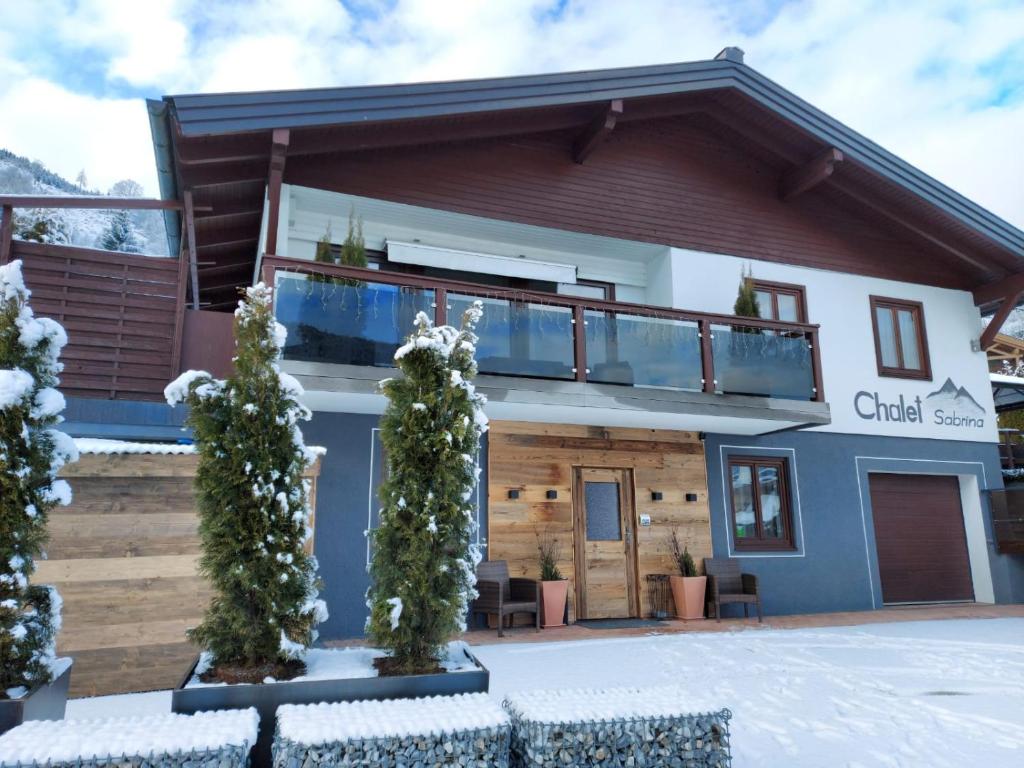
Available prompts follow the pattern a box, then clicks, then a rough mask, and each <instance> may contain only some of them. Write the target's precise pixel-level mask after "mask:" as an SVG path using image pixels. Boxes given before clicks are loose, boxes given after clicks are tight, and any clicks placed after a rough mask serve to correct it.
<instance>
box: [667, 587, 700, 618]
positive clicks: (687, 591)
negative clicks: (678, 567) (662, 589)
mask: <svg viewBox="0 0 1024 768" xmlns="http://www.w3.org/2000/svg"><path fill="white" fill-rule="evenodd" d="M669 584H671V586H672V601H673V602H674V603H675V604H676V617H677V618H680V619H688V620H689V619H703V618H704V592H705V590H706V589H707V584H708V577H707V576H671V577H669Z"/></svg>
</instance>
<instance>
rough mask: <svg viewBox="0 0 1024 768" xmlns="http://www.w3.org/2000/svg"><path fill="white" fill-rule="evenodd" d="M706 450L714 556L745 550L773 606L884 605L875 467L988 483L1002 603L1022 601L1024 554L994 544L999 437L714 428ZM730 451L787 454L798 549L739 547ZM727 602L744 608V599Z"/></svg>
mask: <svg viewBox="0 0 1024 768" xmlns="http://www.w3.org/2000/svg"><path fill="white" fill-rule="evenodd" d="M705 451H706V456H707V468H708V496H709V501H710V508H711V536H712V546H713V549H714V554H715V556H716V557H728V556H732V557H736V558H739V559H740V560H742V562H743V569H744V570H745V571H747V572H750V573H755V574H757V575H758V577H759V580H760V582H761V589H762V591H763V601H764V607H765V611H766V612H767V613H773V614H786V613H814V612H819V611H840V610H869V609H871V608H879V607H881V606H882V592H881V584H880V583H879V576H878V563H877V557H876V550H875V539H874V523H873V520H872V517H871V499H870V494H869V493H868V473H869V472H901V473H923V474H951V475H974V476H975V477H976V478H977V481H978V488H979V489H981V490H982V493H981V496H982V510H983V518H984V521H985V531H986V538H987V541H988V549H989V558H990V562H991V571H992V580H993V588H994V591H995V597H996V601H997V602H1021V601H1024V558H1020V557H1017V556H1009V555H997V554H996V553H995V550H994V548H993V545H992V521H991V514H990V512H989V506H988V498H987V494H986V493H984V491H985V490H986V489H999V488H1002V475H1001V473H1000V465H999V457H998V454H997V451H996V447H995V446H994V445H991V444H984V443H972V442H956V441H940V440H922V439H911V438H906V439H904V438H888V437H866V436H859V435H841V434H830V433H824V432H784V433H779V434H776V435H767V436H764V437H743V436H736V435H708V436H707V438H706V441H705ZM729 455H746V456H751V455H753V456H757V455H763V456H780V457H784V458H785V459H786V460H787V462H788V466H789V472H790V480H791V488H790V494H791V499H790V502H791V505H792V508H793V514H794V528H795V531H796V539H797V542H796V543H797V550H796V551H795V552H786V553H772V554H769V553H757V554H747V553H736V552H735V551H734V549H733V542H732V539H731V534H732V531H731V529H730V526H729V511H728V506H727V503H728V497H727V495H726V494H727V493H728V483H727V478H726V477H725V474H724V470H725V467H727V459H728V457H729ZM730 609H731V610H732V611H733V612H736V611H742V607H740V606H730ZM727 610H729V609H727ZM726 615H729V614H728V613H726Z"/></svg>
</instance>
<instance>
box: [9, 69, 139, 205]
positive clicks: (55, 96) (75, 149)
mask: <svg viewBox="0 0 1024 768" xmlns="http://www.w3.org/2000/svg"><path fill="white" fill-rule="evenodd" d="M0 115H3V116H4V118H3V119H0V147H5V148H7V149H10V150H11V151H13V152H16V153H18V154H22V155H27V156H28V157H29V158H30V159H32V160H38V161H39V162H41V163H43V165H45V166H47V167H48V168H50V169H51V170H54V171H56V172H57V173H59V174H61V175H62V176H64V177H65V178H67V179H71V180H74V178H75V176H77V175H78V172H79V171H81V170H85V172H86V175H87V176H88V178H89V184H90V186H93V187H97V188H99V189H100V190H101V191H106V190H107V189H109V187H110V186H111V185H112V184H113V183H114V182H115V181H119V180H121V179H127V178H132V179H136V180H138V181H139V182H140V183H142V185H143V186H144V187H145V188H146V190H147V192H148V193H150V194H155V193H156V190H157V186H156V170H155V162H154V159H153V145H152V141H151V140H150V134H149V122H148V120H147V117H146V106H145V104H144V103H143V102H142V101H141V100H140V99H96V98H92V97H89V96H81V95H78V94H74V93H70V92H69V91H67V90H65V89H63V88H61V87H60V86H58V85H55V84H53V83H51V82H49V81H46V80H40V79H38V78H22V79H19V80H18V81H16V82H14V83H12V84H10V85H9V86H8V87H6V88H2V89H0Z"/></svg>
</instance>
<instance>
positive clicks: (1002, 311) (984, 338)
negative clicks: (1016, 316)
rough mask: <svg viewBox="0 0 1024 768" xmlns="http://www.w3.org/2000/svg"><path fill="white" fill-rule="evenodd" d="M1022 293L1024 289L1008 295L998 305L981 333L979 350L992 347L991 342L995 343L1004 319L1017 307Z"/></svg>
mask: <svg viewBox="0 0 1024 768" xmlns="http://www.w3.org/2000/svg"><path fill="white" fill-rule="evenodd" d="M1022 293H1024V289H1022V290H1021V291H1017V292H1016V293H1009V294H1007V295H1006V297H1005V298H1004V299H1003V302H1002V304H1000V305H999V309H997V310H996V313H995V314H994V315H993V316H992V319H991V320H990V321H989V323H988V325H986V326H985V330H984V331H982V332H981V348H982V349H988V348H989V347H990V346H992V342H993V341H995V339H996V336H997V335H998V334H999V331H1001V330H1002V328H1003V323H1005V322H1006V318H1008V317H1009V316H1010V313H1011V312H1012V311H1013V310H1014V308H1015V307H1016V306H1017V302H1019V301H1020V297H1021V294H1022Z"/></svg>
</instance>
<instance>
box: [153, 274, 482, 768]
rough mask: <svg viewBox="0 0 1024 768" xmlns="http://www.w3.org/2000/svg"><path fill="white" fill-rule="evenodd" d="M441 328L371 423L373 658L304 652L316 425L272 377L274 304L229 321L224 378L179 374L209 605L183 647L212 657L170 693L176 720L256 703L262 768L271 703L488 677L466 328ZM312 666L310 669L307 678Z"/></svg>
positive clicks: (290, 382) (412, 356) (291, 389)
mask: <svg viewBox="0 0 1024 768" xmlns="http://www.w3.org/2000/svg"><path fill="white" fill-rule="evenodd" d="M466 315H467V317H466V318H465V320H464V327H463V329H462V330H461V331H459V330H456V329H454V328H451V327H448V326H442V327H440V328H434V327H432V325H431V324H430V321H429V319H428V318H427V316H426V315H424V314H422V313H421V314H420V315H419V316H418V317H417V330H416V332H415V333H414V334H413V336H412V337H411V338H410V340H409V342H408V343H407V344H406V345H405V346H404V347H402V348H401V349H400V350H399V351H398V353H397V354H396V361H397V363H398V366H399V368H401V370H402V372H403V374H404V376H403V377H401V378H395V379H392V380H390V381H388V382H385V383H384V385H383V388H384V391H385V394H386V395H387V396H388V398H389V400H390V403H389V406H388V408H387V409H386V410H385V413H384V415H383V417H382V419H381V432H382V440H383V442H384V447H385V450H386V451H387V455H388V460H389V462H388V465H389V468H390V472H389V474H388V479H387V481H386V482H385V483H384V485H383V486H382V489H381V496H382V501H383V509H382V511H381V526H380V528H378V529H377V531H376V532H375V533H374V535H373V544H374V557H373V561H372V568H371V576H372V577H373V585H372V586H371V589H370V592H369V594H368V600H367V606H368V607H369V608H370V612H371V615H370V618H369V620H368V622H367V631H368V634H369V636H370V638H371V639H372V640H373V641H374V642H375V643H376V644H377V645H379V646H380V650H378V649H368V648H358V649H330V650H326V649H310V648H309V646H310V645H311V644H312V643H313V642H314V641H315V639H316V630H315V627H316V625H317V624H318V623H319V622H321V621H323V620H324V619H326V618H327V610H326V606H325V605H324V602H323V601H322V600H320V599H319V598H318V595H317V591H318V586H319V585H318V579H317V577H316V560H315V558H314V557H312V555H310V554H309V553H307V552H306V551H305V548H304V545H305V543H306V541H307V540H308V539H309V537H310V536H311V535H312V531H311V530H310V529H309V524H310V519H311V514H312V510H311V509H310V506H309V502H308V498H307V494H306V488H305V485H304V483H303V482H302V473H303V471H304V470H305V468H306V466H307V464H308V462H310V461H312V460H314V458H315V457H314V455H313V454H312V452H310V451H308V450H307V449H306V448H305V447H304V445H303V442H302V432H301V430H300V429H299V428H298V422H299V421H301V420H305V419H309V418H310V413H309V411H308V409H306V408H305V407H304V406H303V405H302V404H301V403H300V401H299V398H300V397H301V396H302V394H303V391H302V387H301V386H300V385H299V383H298V382H297V381H296V380H295V379H294V378H292V377H291V376H289V375H288V374H287V373H284V372H282V371H281V370H280V368H279V367H278V360H279V359H280V353H281V347H282V346H283V345H284V341H285V330H284V328H283V327H281V326H280V324H278V323H277V322H276V321H275V320H274V316H273V312H272V301H271V291H270V289H268V288H267V287H266V286H264V285H262V284H260V285H257V286H255V287H253V288H249V289H248V290H247V291H246V298H245V300H244V301H243V302H241V303H240V306H239V309H238V311H237V312H236V320H235V335H236V347H237V351H236V357H235V373H234V375H233V376H231V377H229V378H228V379H226V380H224V381H220V380H216V379H213V378H212V377H211V376H210V375H209V374H207V373H205V372H202V371H190V372H188V373H185V374H182V376H181V377H179V378H178V379H177V380H176V381H174V382H172V383H171V384H170V385H169V386H168V387H167V389H166V391H165V395H166V396H167V399H168V402H170V403H172V404H175V403H178V402H186V403H188V405H189V406H190V414H189V423H190V425H191V426H192V429H193V434H194V437H195V440H196V443H197V446H198V449H199V467H198V470H197V475H196V490H197V501H198V505H199V514H200V536H201V539H202V546H203V557H202V560H201V563H200V567H201V570H202V573H203V574H204V575H205V576H207V578H208V579H209V580H210V581H211V583H212V585H213V587H214V597H213V600H212V601H211V603H210V607H209V608H208V610H207V612H206V615H205V616H204V619H203V622H202V624H200V625H199V626H198V627H197V628H195V629H194V630H192V631H190V632H189V636H190V638H191V639H192V640H194V641H196V642H197V643H198V644H199V645H200V646H201V647H202V648H203V649H204V651H205V653H204V654H203V656H202V657H201V659H200V660H199V662H197V665H193V668H192V669H190V670H189V672H188V674H187V675H186V677H185V679H184V680H183V681H182V684H181V685H180V686H179V687H178V688H177V689H176V690H175V691H173V693H172V703H171V705H172V709H173V710H174V711H175V712H180V713H189V714H190V713H193V712H198V711H202V710H209V709H225V708H245V707H250V706H255V707H256V708H257V709H258V710H259V713H260V734H259V739H258V741H257V744H256V748H255V751H254V753H253V764H254V766H255V767H256V768H260V767H261V766H269V765H270V757H271V754H270V746H271V742H272V739H273V732H274V717H275V713H276V711H277V707H278V706H280V705H281V704H285V703H289V704H307V703H315V702H338V701H352V700H358V699H382V698H399V697H403V698H404V697H420V696H436V695H441V694H452V693H463V692H473V691H486V690H487V687H488V682H489V676H488V673H487V670H486V669H484V668H483V667H482V666H481V665H480V664H479V663H478V662H477V661H476V660H475V659H474V658H473V657H472V656H471V655H470V654H469V653H468V650H467V649H466V647H465V645H464V644H457V643H449V642H448V640H449V639H450V637H451V636H452V635H453V634H455V633H456V632H457V631H460V630H462V629H464V628H465V616H466V611H467V607H468V603H469V600H470V599H471V598H472V596H473V595H474V589H473V586H474V583H475V566H476V563H477V562H479V559H480V557H479V552H478V551H477V549H476V547H475V546H474V545H473V544H472V538H473V534H474V533H475V531H474V529H473V517H472V515H470V514H469V512H470V510H471V502H470V499H471V497H472V492H471V491H472V489H473V487H474V486H475V484H476V473H477V468H476V462H475V460H473V459H472V457H474V456H475V455H476V452H477V446H478V445H479V439H480V434H481V433H482V431H483V430H484V429H485V428H486V418H485V417H484V415H483V412H482V410H481V405H482V403H483V397H482V396H480V395H477V394H476V393H475V391H474V390H473V385H472V383H471V380H472V378H473V376H474V375H475V373H476V366H475V362H474V360H473V349H474V346H473V344H474V342H475V338H476V337H475V336H474V335H473V332H472V328H473V324H474V323H475V321H476V319H477V318H478V317H479V315H480V309H479V307H478V306H474V307H472V308H471V309H470V311H468V312H467V313H466ZM307 662H308V664H309V666H310V667H316V668H317V669H316V670H313V669H310V670H309V672H310V673H309V675H306V671H307V670H306V665H307Z"/></svg>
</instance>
